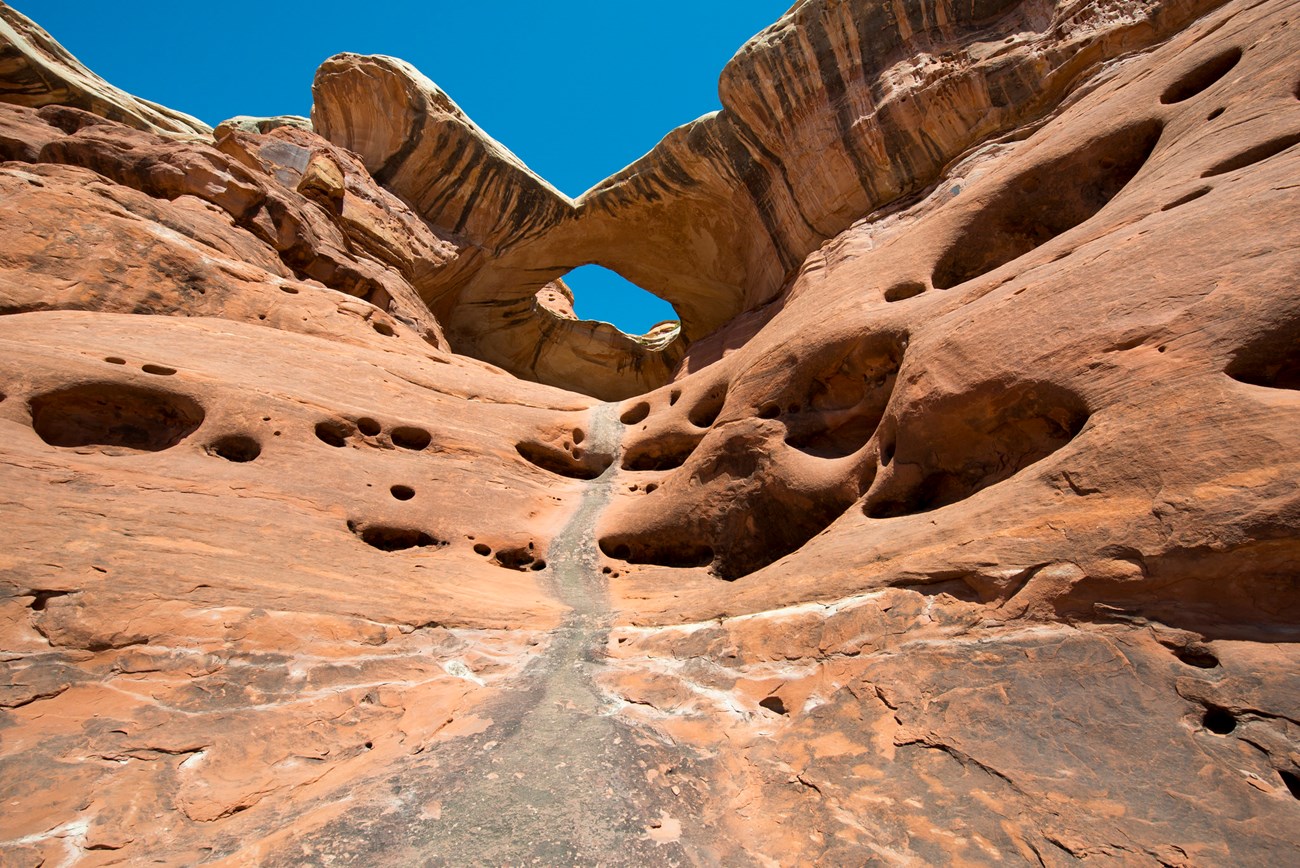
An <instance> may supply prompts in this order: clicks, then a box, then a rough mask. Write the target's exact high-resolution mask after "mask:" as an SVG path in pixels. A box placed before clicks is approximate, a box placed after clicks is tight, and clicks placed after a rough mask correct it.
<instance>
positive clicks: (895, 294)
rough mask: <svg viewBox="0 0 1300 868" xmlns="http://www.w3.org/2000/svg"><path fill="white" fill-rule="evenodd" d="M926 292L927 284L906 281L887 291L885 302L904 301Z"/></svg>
mask: <svg viewBox="0 0 1300 868" xmlns="http://www.w3.org/2000/svg"><path fill="white" fill-rule="evenodd" d="M923 292H925V284H924V283H921V282H920V281H918V280H905V281H903V282H902V283H898V284H895V285H894V286H891V287H890V288H889V289H887V290H885V301H903V300H904V299H908V298H915V297H916V296H918V295H920V294H921V293H923Z"/></svg>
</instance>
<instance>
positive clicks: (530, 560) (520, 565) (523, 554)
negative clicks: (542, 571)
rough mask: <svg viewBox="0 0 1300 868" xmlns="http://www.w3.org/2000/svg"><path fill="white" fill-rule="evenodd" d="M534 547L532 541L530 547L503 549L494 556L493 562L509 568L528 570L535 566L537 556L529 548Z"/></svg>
mask: <svg viewBox="0 0 1300 868" xmlns="http://www.w3.org/2000/svg"><path fill="white" fill-rule="evenodd" d="M531 548H532V544H531V543H530V544H529V546H528V548H513V549H501V550H499V551H498V552H497V553H496V556H495V557H493V558H492V561H493V563H495V564H496V565H497V566H501V567H505V568H506V569H508V570H526V569H528V568H529V567H531V566H533V564H534V562H535V560H536V559H535V558H534V557H533V554H532V552H531V551H530V550H529V549H531Z"/></svg>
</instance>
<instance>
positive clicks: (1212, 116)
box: [1205, 106, 1223, 121]
mask: <svg viewBox="0 0 1300 868" xmlns="http://www.w3.org/2000/svg"><path fill="white" fill-rule="evenodd" d="M1221 114H1223V106H1219V107H1218V108H1216V109H1215V110H1214V111H1212V112H1210V113H1209V114H1208V115H1206V116H1205V119H1206V120H1207V121H1212V120H1214V119H1215V118H1217V117H1218V116H1219V115H1221Z"/></svg>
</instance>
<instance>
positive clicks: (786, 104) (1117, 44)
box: [313, 0, 1215, 399]
mask: <svg viewBox="0 0 1300 868" xmlns="http://www.w3.org/2000/svg"><path fill="white" fill-rule="evenodd" d="M1213 5H1215V4H1214V3H1213V2H1211V0H1202V2H1185V0H1180V2H1177V3H1154V2H1131V0H1123V2H1114V3H1092V4H1088V5H1086V6H1084V7H1077V6H1075V5H1064V4H1062V5H1054V4H1051V3H1046V2H1039V0H1034V2H1024V3H970V4H948V3H937V4H936V3H931V2H928V0H925V2H921V0H916V2H907V3H904V4H902V5H898V6H888V5H879V4H860V3H825V2H819V0H806V2H803V3H800V4H798V5H797V6H795V7H794V8H793V9H792V10H791V11H790V12H789V13H788V14H787V15H786V16H785V17H783V18H782V19H781V21H779V22H778V23H777V24H775V25H773V26H772V27H771V28H769V29H768V30H766V31H764V32H763V33H761V34H759V35H758V36H756V37H755V38H754V39H753V40H752V41H751V42H749V43H748V44H747V45H746V46H745V47H744V48H742V49H741V51H740V52H739V53H738V54H737V55H736V57H735V58H734V59H733V60H732V61H731V62H730V63H729V64H728V65H727V67H726V69H725V70H724V71H723V74H722V79H721V81H720V83H719V91H720V95H721V98H722V103H723V110H722V111H721V112H720V113H716V114H714V115H710V116H707V117H704V118H701V119H700V120H698V121H695V122H694V123H691V124H688V125H686V126H684V127H681V128H680V129H677V130H674V131H673V132H671V133H670V134H669V135H668V136H666V137H665V139H664V140H663V142H661V143H660V144H659V145H658V146H656V147H655V148H654V149H653V150H652V151H651V152H650V153H648V154H647V155H646V156H645V157H643V158H641V159H640V160H638V161H637V162H636V163H634V164H633V165H631V166H629V167H628V168H626V169H624V170H623V171H622V172H620V173H618V174H616V175H614V176H612V177H611V178H609V179H607V180H605V181H602V182H601V183H599V184H597V185H596V186H595V187H593V188H592V189H591V190H589V191H588V192H587V193H585V194H583V195H582V196H580V197H579V198H578V199H577V200H576V201H573V202H571V201H570V200H569V199H568V198H567V197H565V196H563V195H562V194H560V193H559V192H558V191H556V190H554V189H553V188H551V187H550V186H549V185H547V184H546V183H545V182H544V181H542V180H541V179H540V178H538V177H537V176H536V175H535V174H533V173H532V172H530V171H529V170H528V169H527V168H526V167H524V166H522V165H521V164H520V163H519V161H518V160H517V159H516V158H515V157H514V156H513V155H512V154H510V153H509V152H508V151H506V150H505V149H504V148H503V147H501V146H500V145H499V144H498V143H496V142H495V141H493V140H491V139H490V138H488V137H487V136H486V134H484V133H483V132H482V131H481V130H480V129H478V127H476V126H474V125H473V123H472V122H470V121H469V120H468V119H467V118H466V117H465V116H464V115H463V113H462V112H461V111H460V110H459V109H458V108H457V107H456V106H455V104H454V103H452V102H451V100H450V99H449V98H448V97H447V95H446V94H444V93H443V92H442V91H441V90H439V89H438V88H437V87H436V86H435V85H434V84H433V83H432V82H429V81H428V80H427V79H425V78H424V77H423V76H421V75H420V74H419V73H418V72H416V71H415V70H414V69H412V68H411V67H410V66H409V65H407V64H404V63H402V62H401V61H397V60H393V59H391V58H382V57H375V58H363V57H357V56H355V55H340V56H338V57H335V58H332V59H331V60H329V61H327V62H326V63H325V65H324V66H322V67H321V70H320V72H319V73H318V75H317V80H316V83H315V86H314V90H313V92H314V94H315V99H316V102H315V107H314V109H313V112H314V117H315V122H316V126H317V128H318V130H319V131H320V132H321V134H322V135H323V136H325V137H326V138H327V139H329V140H330V141H332V142H334V143H335V144H338V145H341V146H342V147H345V148H348V149H350V150H353V151H356V152H358V153H359V154H361V155H362V157H363V160H364V161H365V164H366V166H367V168H368V169H369V170H370V171H371V172H374V173H376V175H377V177H379V178H380V180H381V181H382V182H383V183H384V184H385V185H386V186H387V187H388V188H389V189H391V190H393V191H394V192H396V193H397V194H398V195H399V196H401V197H402V198H403V199H405V200H406V201H407V202H409V203H410V204H411V205H412V206H413V207H414V208H415V209H416V210H417V211H418V212H419V213H420V214H422V215H423V216H424V217H425V218H426V219H428V220H429V221H430V222H432V223H433V224H435V225H437V226H439V227H443V228H444V229H447V230H449V231H453V232H456V233H460V234H463V235H464V237H465V238H466V240H467V241H468V242H469V243H471V244H473V245H475V246H476V247H478V248H481V249H482V250H483V251H484V255H482V256H481V257H480V258H479V259H478V260H476V261H475V262H474V263H473V264H472V265H471V266H469V267H467V268H465V269H458V270H455V271H450V270H449V271H448V272H446V273H445V274H443V275H440V276H439V277H438V278H437V279H435V280H433V281H431V282H430V284H428V285H426V286H423V287H421V292H422V294H423V295H424V297H425V298H426V299H428V300H429V301H430V303H431V304H433V305H434V308H435V310H437V311H438V312H439V314H440V316H441V317H442V319H443V321H444V323H445V324H446V326H447V328H448V333H449V336H450V337H451V339H452V341H453V343H454V344H455V346H456V347H457V349H458V351H460V352H465V353H469V354H471V355H475V356H477V357H479V358H483V359H485V360H487V361H490V362H492V363H494V364H498V365H501V366H503V367H505V368H506V369H507V370H510V371H512V372H514V373H516V374H519V375H521V376H526V377H529V378H532V379H537V380H540V381H542V382H547V383H552V384H554V385H558V386H562V387H565V388H572V389H578V390H580V391H587V392H588V393H589V394H594V395H596V396H598V397H601V398H605V399H610V398H615V397H627V396H629V395H633V394H638V393H640V392H643V391H646V390H647V389H648V388H652V387H654V386H658V385H662V384H663V383H664V382H666V381H667V380H668V379H670V378H671V376H672V373H673V371H674V369H675V367H676V365H677V364H678V362H679V361H680V359H681V357H682V354H683V352H684V351H685V348H686V345H688V344H689V343H690V342H692V341H695V340H698V339H700V338H703V337H705V336H706V335H709V334H711V333H713V332H714V331H716V330H717V329H718V328H720V327H721V326H723V325H724V324H725V323H727V322H729V321H730V320H731V319H732V318H734V317H735V316H737V315H739V314H741V313H743V312H745V311H748V310H752V309H755V308H758V307H761V306H762V305H764V304H766V303H768V302H771V301H772V300H773V299H775V298H776V297H777V295H778V294H779V293H780V292H781V291H782V290H783V289H784V288H786V287H787V286H788V285H789V281H790V279H791V278H792V277H793V276H794V274H795V273H796V272H797V270H798V269H799V267H800V264H801V263H802V262H803V261H804V258H805V257H806V256H808V254H810V253H811V252H813V251H814V250H816V249H817V248H818V247H819V246H820V245H821V244H822V243H823V242H825V241H826V240H827V239H828V238H831V237H833V236H834V235H836V234H837V233H839V232H841V231H842V230H844V229H846V228H847V227H848V226H849V225H850V224H851V223H852V222H853V221H855V220H857V219H859V218H861V217H863V216H864V215H867V214H869V213H871V212H873V211H875V210H877V209H880V208H882V207H884V206H887V205H889V204H890V203H893V202H895V201H898V200H899V199H901V198H905V197H907V196H910V195H914V194H916V193H918V192H919V191H921V190H923V189H925V188H926V187H927V186H929V185H931V184H933V183H934V182H935V181H936V180H937V178H938V174H939V172H940V170H941V169H943V168H944V167H945V166H946V165H947V164H948V163H949V162H950V161H952V160H953V159H954V158H956V157H957V156H959V155H960V154H962V153H963V152H965V151H966V150H968V149H969V148H971V147H972V146H974V145H975V144H977V143H979V142H981V141H984V140H987V139H988V138H989V137H991V136H994V135H997V134H1000V133H1004V132H1007V131H1008V130H1011V129H1012V128H1014V127H1016V126H1017V125H1020V124H1024V123H1026V122H1029V121H1032V120H1033V119H1035V118H1038V117H1040V116H1042V115H1043V113H1044V112H1046V111H1048V110H1049V109H1051V108H1052V107H1053V106H1055V105H1056V104H1058V103H1059V102H1060V101H1061V100H1062V99H1063V98H1064V97H1065V95H1066V94H1067V93H1069V91H1070V89H1071V88H1072V87H1074V86H1075V85H1076V84H1077V83H1078V82H1079V81H1080V77H1081V76H1082V75H1083V74H1084V73H1086V72H1088V71H1090V70H1095V68H1096V67H1097V66H1098V65H1099V64H1101V63H1104V62H1106V61H1108V60H1110V59H1113V58H1116V57H1119V56H1121V55H1123V54H1126V53H1128V52H1131V51H1134V50H1137V49H1141V48H1143V47H1145V46H1148V45H1151V44H1152V43H1154V42H1156V41H1158V40H1160V39H1162V38H1164V37H1165V36H1167V35H1168V34H1170V33H1172V32H1175V31H1176V30H1178V29H1179V28H1181V27H1183V26H1185V25H1186V23H1187V22H1188V21H1189V20H1191V19H1192V18H1193V17H1195V16H1196V15H1198V14H1200V13H1201V12H1203V11H1205V10H1206V9H1209V8H1212V7H1213ZM591 262H595V263H599V264H600V265H603V266H605V267H607V268H610V269H613V270H614V271H617V272H619V273H620V274H622V275H623V276H625V277H627V278H628V279H630V280H632V281H634V282H635V283H637V284H639V285H640V286H643V287H645V288H646V289H648V290H650V291H651V292H653V293H655V294H656V295H659V296H660V297H662V298H664V299H666V300H668V301H669V302H671V303H672V304H673V305H674V307H675V308H676V309H677V311H678V313H679V315H680V317H681V322H682V332H681V340H674V341H672V342H671V343H669V344H668V345H666V346H663V347H660V346H657V345H651V346H646V345H645V343H644V342H638V341H636V340H634V339H630V338H627V337H625V336H622V335H621V334H619V333H618V332H617V330H611V329H609V328H607V327H605V326H601V325H582V326H579V325H577V324H574V323H572V322H570V321H568V320H566V319H563V318H556V317H553V316H550V315H548V314H547V313H546V312H545V311H540V310H538V309H537V306H536V304H535V302H534V297H535V295H536V293H537V291H538V290H539V289H541V288H542V287H543V286H544V285H545V284H546V283H547V282H548V281H551V280H555V279H557V278H559V277H561V276H562V275H563V274H564V273H565V272H567V271H569V270H570V269H572V268H574V267H576V266H579V265H583V264H586V263H591Z"/></svg>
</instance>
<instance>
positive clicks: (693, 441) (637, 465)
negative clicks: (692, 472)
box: [623, 433, 704, 470]
mask: <svg viewBox="0 0 1300 868" xmlns="http://www.w3.org/2000/svg"><path fill="white" fill-rule="evenodd" d="M703 437H704V435H703V434H679V433H668V434H663V435H661V436H659V437H648V438H646V439H644V440H642V441H640V442H638V443H634V444H632V445H631V446H628V447H627V450H626V451H625V452H624V453H623V469H624V470H673V469H676V468H678V467H681V466H682V465H683V464H685V463H686V459H687V458H690V457H691V453H692V452H694V451H695V447H696V446H698V445H699V443H700V440H701V439H703Z"/></svg>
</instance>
